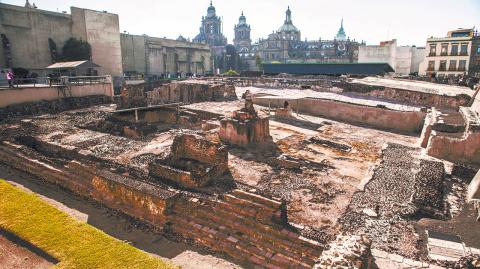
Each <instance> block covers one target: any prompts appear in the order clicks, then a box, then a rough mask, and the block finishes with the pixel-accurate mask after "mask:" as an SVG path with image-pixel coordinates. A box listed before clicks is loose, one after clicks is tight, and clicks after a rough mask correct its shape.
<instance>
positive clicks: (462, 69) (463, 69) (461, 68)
mask: <svg viewBox="0 0 480 269" xmlns="http://www.w3.org/2000/svg"><path fill="white" fill-rule="evenodd" d="M457 71H467V70H466V69H465V67H459V68H458V69H457Z"/></svg>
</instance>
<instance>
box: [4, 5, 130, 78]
mask: <svg viewBox="0 0 480 269" xmlns="http://www.w3.org/2000/svg"><path fill="white" fill-rule="evenodd" d="M0 37H1V40H2V46H0V67H1V68H25V69H27V70H29V71H30V72H36V73H37V74H39V75H42V71H43V70H44V68H45V67H47V66H48V65H50V64H52V63H54V62H55V61H56V57H57V56H58V55H59V54H61V52H62V51H61V49H62V47H63V44H64V43H65V41H67V40H68V39H70V38H72V37H74V38H77V39H82V40H84V41H87V42H88V43H89V44H90V45H91V47H92V61H93V62H95V63H96V64H99V65H100V66H101V67H102V68H101V69H100V71H101V73H103V74H109V75H113V76H121V75H122V56H121V48H120V31H119V25H118V15H116V14H111V13H107V12H102V11H94V10H88V9H82V8H75V7H72V8H71V9H70V14H67V13H66V12H64V13H59V12H51V11H46V10H41V9H37V8H36V7H34V6H33V5H30V4H29V3H28V1H27V4H26V5H25V7H20V6H14V5H8V4H3V3H2V4H0Z"/></svg>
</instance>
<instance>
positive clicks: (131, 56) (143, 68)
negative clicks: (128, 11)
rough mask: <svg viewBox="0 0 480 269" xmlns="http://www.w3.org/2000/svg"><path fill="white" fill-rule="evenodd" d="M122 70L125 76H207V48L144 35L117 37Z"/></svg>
mask: <svg viewBox="0 0 480 269" xmlns="http://www.w3.org/2000/svg"><path fill="white" fill-rule="evenodd" d="M121 47H122V66H123V70H124V73H125V74H127V75H133V74H142V75H145V76H146V77H155V76H157V77H159V76H162V75H167V74H171V75H175V74H177V73H179V72H181V73H190V74H205V73H207V72H211V70H212V63H211V53H210V47H209V46H208V45H206V44H200V43H192V42H188V41H186V40H184V39H181V38H179V40H172V39H166V38H157V37H150V36H146V35H130V34H121Z"/></svg>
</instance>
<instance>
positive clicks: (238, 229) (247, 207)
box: [0, 141, 323, 268]
mask: <svg viewBox="0 0 480 269" xmlns="http://www.w3.org/2000/svg"><path fill="white" fill-rule="evenodd" d="M27 144H28V141H27ZM37 150H39V151H37ZM37 150H36V149H34V148H30V147H28V146H24V145H18V144H13V143H11V142H6V141H3V142H0V162H2V163H4V164H7V165H9V166H11V167H13V168H16V169H18V170H20V171H24V172H27V173H30V174H32V175H34V176H36V177H38V178H41V179H43V180H46V181H47V182H51V183H54V184H58V185H60V186H62V187H64V188H66V189H68V190H70V191H72V192H74V193H76V194H79V195H82V196H84V197H88V198H91V199H94V200H95V201H97V202H99V203H101V204H103V205H105V206H107V207H110V208H113V209H116V210H119V211H121V212H123V213H125V214H128V215H130V216H132V217H135V218H138V219H140V220H142V221H145V222H148V223H150V224H152V225H153V226H154V227H156V228H158V229H159V230H161V229H165V230H166V231H169V232H174V233H176V234H179V235H181V236H182V237H184V238H189V239H191V240H193V241H194V242H195V243H197V244H199V245H201V246H204V247H208V248H210V249H212V250H214V251H216V252H221V253H224V254H226V255H228V256H230V257H232V258H233V259H235V260H238V261H241V262H246V263H248V264H250V265H257V266H261V267H262V268H312V267H313V265H314V263H315V261H316V259H317V258H318V257H319V256H320V255H321V253H322V251H323V245H322V244H321V243H319V242H317V241H315V240H310V239H307V238H305V237H303V236H302V235H301V231H300V230H298V229H296V228H294V227H293V226H290V225H289V224H288V223H287V215H286V207H285V204H283V203H281V202H280V201H276V200H272V199H268V198H265V197H262V196H260V195H257V194H253V193H248V192H244V191H240V190H235V191H233V192H232V193H231V194H221V195H219V196H218V197H216V198H214V197H206V196H202V198H200V197H199V198H192V197H191V195H183V194H180V193H178V192H175V191H170V190H166V189H164V188H163V187H160V186H158V185H155V184H152V183H150V182H147V181H142V180H140V179H137V178H132V177H127V176H122V175H119V174H115V173H112V172H110V171H107V170H104V169H102V168H99V167H95V166H93V165H92V164H87V163H88V161H86V160H84V159H82V161H81V163H80V162H77V161H68V160H65V159H61V160H56V159H54V158H52V157H47V156H50V155H51V154H52V153H53V152H58V151H60V150H61V149H60V148H59V147H55V146H54V148H53V149H48V146H47V145H43V146H42V147H41V148H40V147H39V148H38V149H37ZM44 150H45V151H48V153H47V154H46V155H43V152H42V151H44ZM59 156H62V158H67V156H70V155H69V154H66V155H63V154H62V155H59ZM53 160H55V161H53Z"/></svg>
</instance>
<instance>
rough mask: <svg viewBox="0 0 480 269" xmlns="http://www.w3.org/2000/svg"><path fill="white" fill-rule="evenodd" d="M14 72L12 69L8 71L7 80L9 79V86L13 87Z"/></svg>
mask: <svg viewBox="0 0 480 269" xmlns="http://www.w3.org/2000/svg"><path fill="white" fill-rule="evenodd" d="M13 77H14V76H13V72H12V71H11V70H8V71H7V81H8V87H9V88H13Z"/></svg>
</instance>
